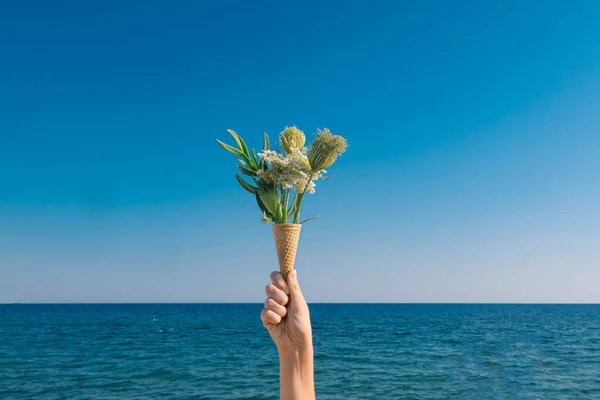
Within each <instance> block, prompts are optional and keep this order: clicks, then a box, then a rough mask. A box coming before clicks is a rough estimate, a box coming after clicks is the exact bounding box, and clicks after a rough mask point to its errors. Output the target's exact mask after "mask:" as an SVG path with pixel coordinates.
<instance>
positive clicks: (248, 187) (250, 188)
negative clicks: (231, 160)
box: [235, 174, 258, 194]
mask: <svg viewBox="0 0 600 400" xmlns="http://www.w3.org/2000/svg"><path fill="white" fill-rule="evenodd" d="M235 179H237V181H238V183H239V184H240V185H241V186H242V187H243V188H244V189H246V190H247V191H248V192H250V193H252V194H254V193H256V191H257V190H258V188H257V187H254V186H252V185H250V184H249V183H248V182H246V181H245V180H243V179H242V177H241V176H239V175H238V174H235Z"/></svg>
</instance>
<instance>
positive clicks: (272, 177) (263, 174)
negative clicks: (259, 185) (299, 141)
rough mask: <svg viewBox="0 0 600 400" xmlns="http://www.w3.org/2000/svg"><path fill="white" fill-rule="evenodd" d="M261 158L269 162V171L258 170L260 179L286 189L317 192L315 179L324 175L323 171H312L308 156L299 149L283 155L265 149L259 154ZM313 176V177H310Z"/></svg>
mask: <svg viewBox="0 0 600 400" xmlns="http://www.w3.org/2000/svg"><path fill="white" fill-rule="evenodd" d="M258 156H259V157H260V158H261V160H264V161H265V162H267V163H269V167H270V169H269V170H268V171H264V170H260V171H258V173H257V174H258V176H259V177H260V179H262V180H264V181H266V182H270V183H273V184H276V185H280V186H281V187H282V188H284V189H291V188H293V187H295V188H296V190H297V191H299V192H303V191H304V190H306V191H307V192H308V193H314V192H315V184H314V182H313V181H314V180H317V179H319V178H322V177H323V173H324V172H325V171H324V170H323V171H318V172H316V173H315V172H311V169H310V164H309V163H308V158H307V157H306V155H305V154H303V152H302V151H301V150H299V149H296V150H295V151H293V152H291V153H290V154H287V155H285V156H284V155H283V154H279V153H277V152H275V151H272V150H265V151H263V152H262V153H260V154H259V155H258ZM311 176H312V179H310V177H311Z"/></svg>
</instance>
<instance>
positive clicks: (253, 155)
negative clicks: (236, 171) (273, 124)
mask: <svg viewBox="0 0 600 400" xmlns="http://www.w3.org/2000/svg"><path fill="white" fill-rule="evenodd" d="M252 157H254V161H255V162H256V164H259V160H258V156H257V155H256V150H254V149H252Z"/></svg>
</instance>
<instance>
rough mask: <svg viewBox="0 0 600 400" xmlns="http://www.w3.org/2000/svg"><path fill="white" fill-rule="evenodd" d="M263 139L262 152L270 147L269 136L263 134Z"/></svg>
mask: <svg viewBox="0 0 600 400" xmlns="http://www.w3.org/2000/svg"><path fill="white" fill-rule="evenodd" d="M263 135H264V138H263V150H269V147H271V141H270V140H269V135H267V133H266V132H265V133H263Z"/></svg>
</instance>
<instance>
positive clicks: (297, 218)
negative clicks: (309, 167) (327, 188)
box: [294, 173, 314, 224]
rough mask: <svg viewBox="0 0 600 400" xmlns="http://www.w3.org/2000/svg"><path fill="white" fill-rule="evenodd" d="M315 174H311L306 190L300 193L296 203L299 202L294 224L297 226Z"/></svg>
mask: <svg viewBox="0 0 600 400" xmlns="http://www.w3.org/2000/svg"><path fill="white" fill-rule="evenodd" d="M313 176H314V174H312V173H311V174H310V176H309V177H308V181H306V187H305V188H304V190H303V191H302V193H300V194H299V195H298V196H297V198H296V201H297V202H298V205H297V207H296V213H295V214H294V223H295V224H297V223H298V220H299V219H300V207H301V206H302V200H303V199H304V195H305V194H306V190H307V189H308V185H309V184H310V182H312V178H313Z"/></svg>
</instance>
